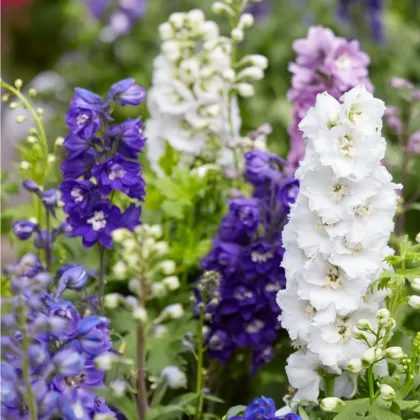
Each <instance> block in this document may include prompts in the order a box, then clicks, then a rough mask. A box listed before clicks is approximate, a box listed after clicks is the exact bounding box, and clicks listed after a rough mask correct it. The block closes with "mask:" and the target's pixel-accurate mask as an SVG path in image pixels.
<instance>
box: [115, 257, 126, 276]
mask: <svg viewBox="0 0 420 420" xmlns="http://www.w3.org/2000/svg"><path fill="white" fill-rule="evenodd" d="M112 272H113V273H114V276H115V278H117V279H118V280H124V279H126V278H127V265H126V264H125V263H124V262H123V261H118V262H116V263H115V265H114V266H113V267H112Z"/></svg>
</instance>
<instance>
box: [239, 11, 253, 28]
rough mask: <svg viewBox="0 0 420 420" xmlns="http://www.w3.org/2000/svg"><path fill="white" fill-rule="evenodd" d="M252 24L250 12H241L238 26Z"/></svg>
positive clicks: (247, 26)
mask: <svg viewBox="0 0 420 420" xmlns="http://www.w3.org/2000/svg"><path fill="white" fill-rule="evenodd" d="M253 24H254V16H252V15H251V13H244V14H242V16H241V18H240V19H239V27H240V28H245V29H247V28H250V27H251V26H252V25H253Z"/></svg>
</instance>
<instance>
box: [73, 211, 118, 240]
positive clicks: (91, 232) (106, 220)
mask: <svg viewBox="0 0 420 420" xmlns="http://www.w3.org/2000/svg"><path fill="white" fill-rule="evenodd" d="M68 223H69V224H70V226H71V227H72V228H73V232H74V234H75V235H77V236H81V237H82V238H83V246H84V247H85V248H90V247H91V246H93V245H95V244H96V243H97V242H99V243H101V244H102V245H103V246H104V247H106V248H111V247H112V245H113V242H112V239H111V232H112V231H113V230H115V229H117V228H119V227H121V223H122V220H121V210H120V209H119V208H118V207H116V206H111V207H109V206H108V204H107V203H100V204H97V205H95V206H94V208H93V209H92V211H91V212H90V213H87V214H83V215H80V214H77V213H74V214H72V215H70V216H69V218H68Z"/></svg>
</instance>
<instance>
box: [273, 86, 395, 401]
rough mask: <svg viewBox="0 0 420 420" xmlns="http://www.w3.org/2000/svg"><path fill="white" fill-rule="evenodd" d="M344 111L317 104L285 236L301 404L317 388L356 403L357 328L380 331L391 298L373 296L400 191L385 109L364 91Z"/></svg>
mask: <svg viewBox="0 0 420 420" xmlns="http://www.w3.org/2000/svg"><path fill="white" fill-rule="evenodd" d="M341 101H342V102H341V103H340V102H338V101H337V100H336V99H334V98H333V97H332V96H331V95H329V94H327V93H322V94H319V95H318V96H317V100H316V105H315V107H314V108H311V109H310V110H309V111H308V113H307V115H306V117H305V118H304V119H303V120H302V122H301V123H300V125H299V128H300V129H301V130H302V131H303V133H304V136H305V139H306V141H307V145H306V152H305V159H304V160H303V161H302V162H301V165H300V167H299V169H298V170H297V171H296V177H297V178H298V179H299V181H300V192H299V195H298V198H297V201H296V204H295V205H294V206H293V207H292V210H291V212H290V220H289V223H288V224H287V226H286V227H285V229H284V231H283V246H284V248H285V255H284V259H283V263H282V265H283V267H284V268H285V270H286V278H287V287H286V289H285V290H281V291H280V292H279V293H278V295H277V302H278V304H279V306H280V307H281V308H282V309H283V312H282V314H281V316H280V320H281V322H282V326H283V327H284V328H286V329H287V330H288V332H289V335H290V338H291V339H292V340H294V344H295V346H296V347H297V348H298V351H297V352H296V353H294V354H293V355H292V356H290V357H289V359H288V366H287V367H286V372H287V374H288V377H289V381H290V383H291V385H292V386H293V387H294V388H296V389H297V393H296V395H294V396H293V401H297V402H298V401H316V399H317V397H318V394H319V389H320V387H321V389H322V388H323V391H324V393H325V395H326V396H328V395H329V394H331V393H332V392H333V393H334V394H335V395H336V396H343V395H345V396H348V395H351V393H352V391H353V387H352V386H346V385H345V384H346V383H348V382H349V379H350V378H349V373H348V372H344V370H345V369H346V368H347V365H348V363H349V361H350V360H351V359H353V358H360V357H361V356H362V355H363V353H364V351H365V350H366V348H367V346H368V342H367V341H363V340H360V334H359V336H357V333H356V331H355V330H354V328H355V327H356V326H358V327H359V326H360V328H362V327H363V325H369V328H376V327H375V326H376V325H377V324H378V320H377V318H376V311H377V310H378V309H379V307H380V304H381V303H382V302H383V297H384V296H383V294H382V293H378V292H377V291H376V292H374V293H371V292H370V290H369V288H370V286H371V284H372V283H373V281H374V280H375V279H376V278H377V277H378V275H379V274H380V273H381V271H382V269H383V267H384V265H383V262H382V261H383V259H384V257H385V256H387V255H389V254H391V249H390V248H389V247H388V246H387V241H388V239H389V236H390V233H391V231H392V230H393V228H394V223H393V221H392V218H393V216H394V214H395V211H396V198H397V196H396V193H395V190H396V189H398V188H400V186H398V185H395V184H394V183H392V182H391V175H390V174H389V173H388V172H387V170H386V169H385V167H383V166H382V165H381V163H380V161H381V159H382V158H383V157H384V153H385V148H386V143H385V139H384V138H383V137H381V129H382V119H381V117H382V115H383V113H384V109H385V107H384V104H383V102H382V101H380V100H378V99H376V98H374V97H373V96H372V94H370V93H369V92H368V91H367V90H366V88H365V86H363V85H360V86H357V87H356V88H354V89H352V90H350V91H349V92H347V93H346V94H344V95H343V96H342V97H341ZM361 320H363V322H362V321H361ZM362 324H363V325H362ZM363 331H364V330H363ZM354 334H356V335H354ZM302 372H305V375H303V374H302ZM370 373H371V372H370ZM323 380H324V381H323ZM370 380H371V379H370ZM331 381H332V383H333V384H334V382H335V384H334V385H332V384H331ZM324 383H325V385H324Z"/></svg>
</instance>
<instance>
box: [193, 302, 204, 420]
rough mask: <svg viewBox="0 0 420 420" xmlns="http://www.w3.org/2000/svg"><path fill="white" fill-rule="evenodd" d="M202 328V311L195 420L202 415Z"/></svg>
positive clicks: (198, 343) (198, 336)
mask: <svg viewBox="0 0 420 420" xmlns="http://www.w3.org/2000/svg"><path fill="white" fill-rule="evenodd" d="M203 327H204V309H202V310H201V311H200V322H199V324H198V331H197V384H196V394H197V396H198V400H197V408H196V410H195V420H200V419H201V416H202V413H203V402H204V399H203V390H202V387H203V386H202V383H203V355H204V346H203Z"/></svg>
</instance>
